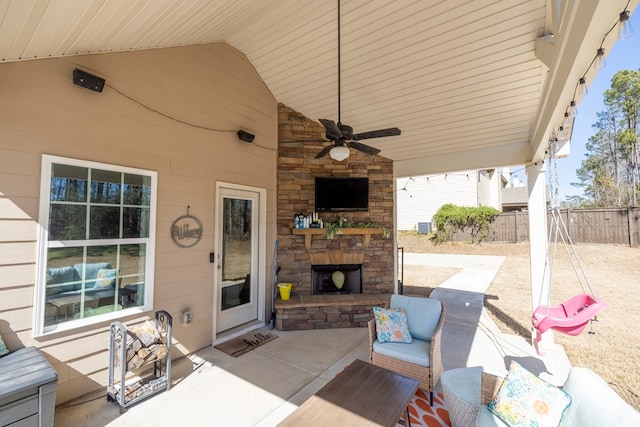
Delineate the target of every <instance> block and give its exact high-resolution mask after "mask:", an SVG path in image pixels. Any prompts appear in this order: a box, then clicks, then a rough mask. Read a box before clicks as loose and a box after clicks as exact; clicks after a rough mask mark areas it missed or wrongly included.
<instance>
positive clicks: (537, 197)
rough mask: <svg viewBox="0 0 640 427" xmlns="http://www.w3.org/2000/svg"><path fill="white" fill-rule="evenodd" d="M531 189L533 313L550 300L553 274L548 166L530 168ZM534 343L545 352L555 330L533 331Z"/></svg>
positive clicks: (530, 229) (528, 168)
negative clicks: (549, 249)
mask: <svg viewBox="0 0 640 427" xmlns="http://www.w3.org/2000/svg"><path fill="white" fill-rule="evenodd" d="M526 173H527V187H528V190H529V200H528V208H529V254H530V262H531V264H530V271H531V313H533V311H534V310H535V309H536V308H537V307H538V306H539V305H540V303H542V304H546V302H547V301H548V299H549V275H548V274H546V269H547V245H548V232H547V200H546V199H547V198H546V179H545V167H544V164H541V165H535V164H534V165H530V166H527V168H526ZM531 332H532V335H531V338H532V342H533V344H534V346H535V347H536V349H537V350H538V353H539V354H543V353H544V352H545V347H548V346H549V345H553V333H552V332H551V331H548V332H545V333H544V334H539V333H538V331H536V330H535V329H533V327H532V329H531Z"/></svg>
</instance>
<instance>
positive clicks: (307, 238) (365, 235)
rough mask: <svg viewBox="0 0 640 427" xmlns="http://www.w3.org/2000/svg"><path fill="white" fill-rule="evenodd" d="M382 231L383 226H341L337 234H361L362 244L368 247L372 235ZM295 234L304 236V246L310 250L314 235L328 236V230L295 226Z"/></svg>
mask: <svg viewBox="0 0 640 427" xmlns="http://www.w3.org/2000/svg"><path fill="white" fill-rule="evenodd" d="M382 232H383V230H382V228H340V229H338V231H337V232H336V234H337V235H339V234H349V235H361V236H362V244H363V245H364V247H365V248H367V247H369V242H370V241H371V235H372V234H382ZM293 234H296V235H299V236H304V247H305V248H307V250H309V249H311V240H312V239H313V236H315V235H321V236H326V234H327V230H326V229H325V228H294V229H293Z"/></svg>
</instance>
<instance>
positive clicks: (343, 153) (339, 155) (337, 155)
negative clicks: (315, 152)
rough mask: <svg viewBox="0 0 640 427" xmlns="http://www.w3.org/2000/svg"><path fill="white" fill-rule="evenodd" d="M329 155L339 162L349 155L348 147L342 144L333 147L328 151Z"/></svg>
mask: <svg viewBox="0 0 640 427" xmlns="http://www.w3.org/2000/svg"><path fill="white" fill-rule="evenodd" d="M329 157H331V158H332V159H333V160H337V161H339V162H340V161H342V160H344V159H346V158H347V157H349V149H348V148H347V147H344V146H338V147H333V148H332V149H331V151H329Z"/></svg>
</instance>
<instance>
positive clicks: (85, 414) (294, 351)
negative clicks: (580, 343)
mask: <svg viewBox="0 0 640 427" xmlns="http://www.w3.org/2000/svg"><path fill="white" fill-rule="evenodd" d="M503 260H504V258H503V257H488V256H481V257H480V256H468V255H464V256H461V255H452V256H442V255H437V256H436V255H434V254H405V264H411V263H417V264H420V265H432V266H437V265H440V266H455V267H459V268H462V270H461V271H460V272H459V273H457V274H456V275H454V276H453V277H451V278H449V279H448V280H447V281H445V282H444V283H442V284H441V285H440V286H439V287H438V288H437V289H436V290H434V291H433V293H432V294H431V297H432V298H437V299H439V300H441V301H442V302H443V304H444V305H445V307H446V309H447V316H446V319H445V326H444V329H443V338H442V359H443V363H444V368H445V370H447V369H453V368H458V367H465V366H482V367H483V369H484V370H485V371H487V372H491V373H495V374H504V373H506V370H507V368H508V366H509V363H510V361H511V360H517V361H518V362H519V363H521V364H522V365H523V366H525V367H526V368H527V369H529V370H531V371H532V372H533V373H535V374H538V375H540V376H541V377H542V378H544V379H546V380H547V381H550V382H552V383H554V384H558V385H559V384H562V383H564V381H565V379H566V375H567V373H568V370H569V367H570V365H569V361H568V359H567V357H566V355H565V353H564V351H563V349H562V348H561V347H560V346H556V347H554V348H552V349H551V351H549V352H547V353H546V354H545V355H544V356H542V357H540V356H538V355H537V354H536V351H535V350H534V349H533V347H532V346H531V345H530V344H529V343H528V342H527V341H526V340H525V339H523V338H520V337H515V336H511V335H505V334H502V333H500V331H499V330H498V328H497V327H496V325H495V324H494V323H493V321H492V320H491V319H490V317H489V316H488V315H487V314H486V312H485V310H484V309H483V302H484V292H485V290H486V288H487V287H488V286H489V284H490V283H491V280H492V279H493V277H494V276H495V274H496V272H497V270H498V269H499V267H500V265H501V264H502V261H503ZM273 332H274V333H275V334H276V335H277V336H278V338H277V339H275V340H273V341H271V342H269V343H267V344H265V345H263V346H261V347H259V348H257V349H255V350H253V351H251V352H249V353H246V354H244V355H242V356H240V357H238V358H234V357H231V356H228V355H227V354H225V353H223V352H221V351H219V350H217V349H215V348H213V347H207V348H204V349H201V350H199V351H197V352H195V353H194V354H192V355H190V356H188V357H186V358H182V359H179V360H175V361H174V362H173V365H172V387H171V389H170V390H169V391H167V392H163V393H159V394H156V395H154V396H153V397H150V398H149V399H147V400H144V401H142V402H140V403H139V404H136V405H134V406H132V407H130V408H129V409H128V410H127V411H126V412H125V413H124V414H120V412H119V407H118V405H117V404H115V403H113V402H108V401H107V400H106V397H105V396H106V391H101V392H97V393H95V394H93V395H87V396H84V397H83V398H81V399H77V400H76V401H73V402H69V403H67V404H65V405H62V406H60V407H58V408H56V413H55V419H54V425H56V426H60V427H62V426H129V425H136V426H168V425H171V426H173V425H190V426H205V425H206V426H210V425H225V426H274V425H276V424H278V422H280V421H281V420H282V419H284V418H285V417H286V416H287V415H288V414H290V413H291V412H293V411H294V410H295V409H296V408H297V407H298V406H299V405H300V404H301V403H302V402H304V401H305V400H306V399H307V398H309V396H311V395H312V394H313V393H315V392H316V391H317V390H319V389H320V388H321V387H322V386H323V385H324V384H326V383H327V382H328V381H330V380H331V379H332V378H333V377H334V376H335V375H336V374H337V373H338V372H340V371H341V370H342V369H343V368H344V367H345V366H347V365H348V364H349V363H351V362H352V361H353V360H355V359H362V360H368V336H367V330H366V328H354V329H332V330H326V329H325V330H314V331H273Z"/></svg>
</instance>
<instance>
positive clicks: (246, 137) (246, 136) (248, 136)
mask: <svg viewBox="0 0 640 427" xmlns="http://www.w3.org/2000/svg"><path fill="white" fill-rule="evenodd" d="M255 137H256V136H255V135H254V134H252V133H249V132H245V131H243V130H242V129H241V130H239V131H238V138H240V141H244V142H253V138H255Z"/></svg>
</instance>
